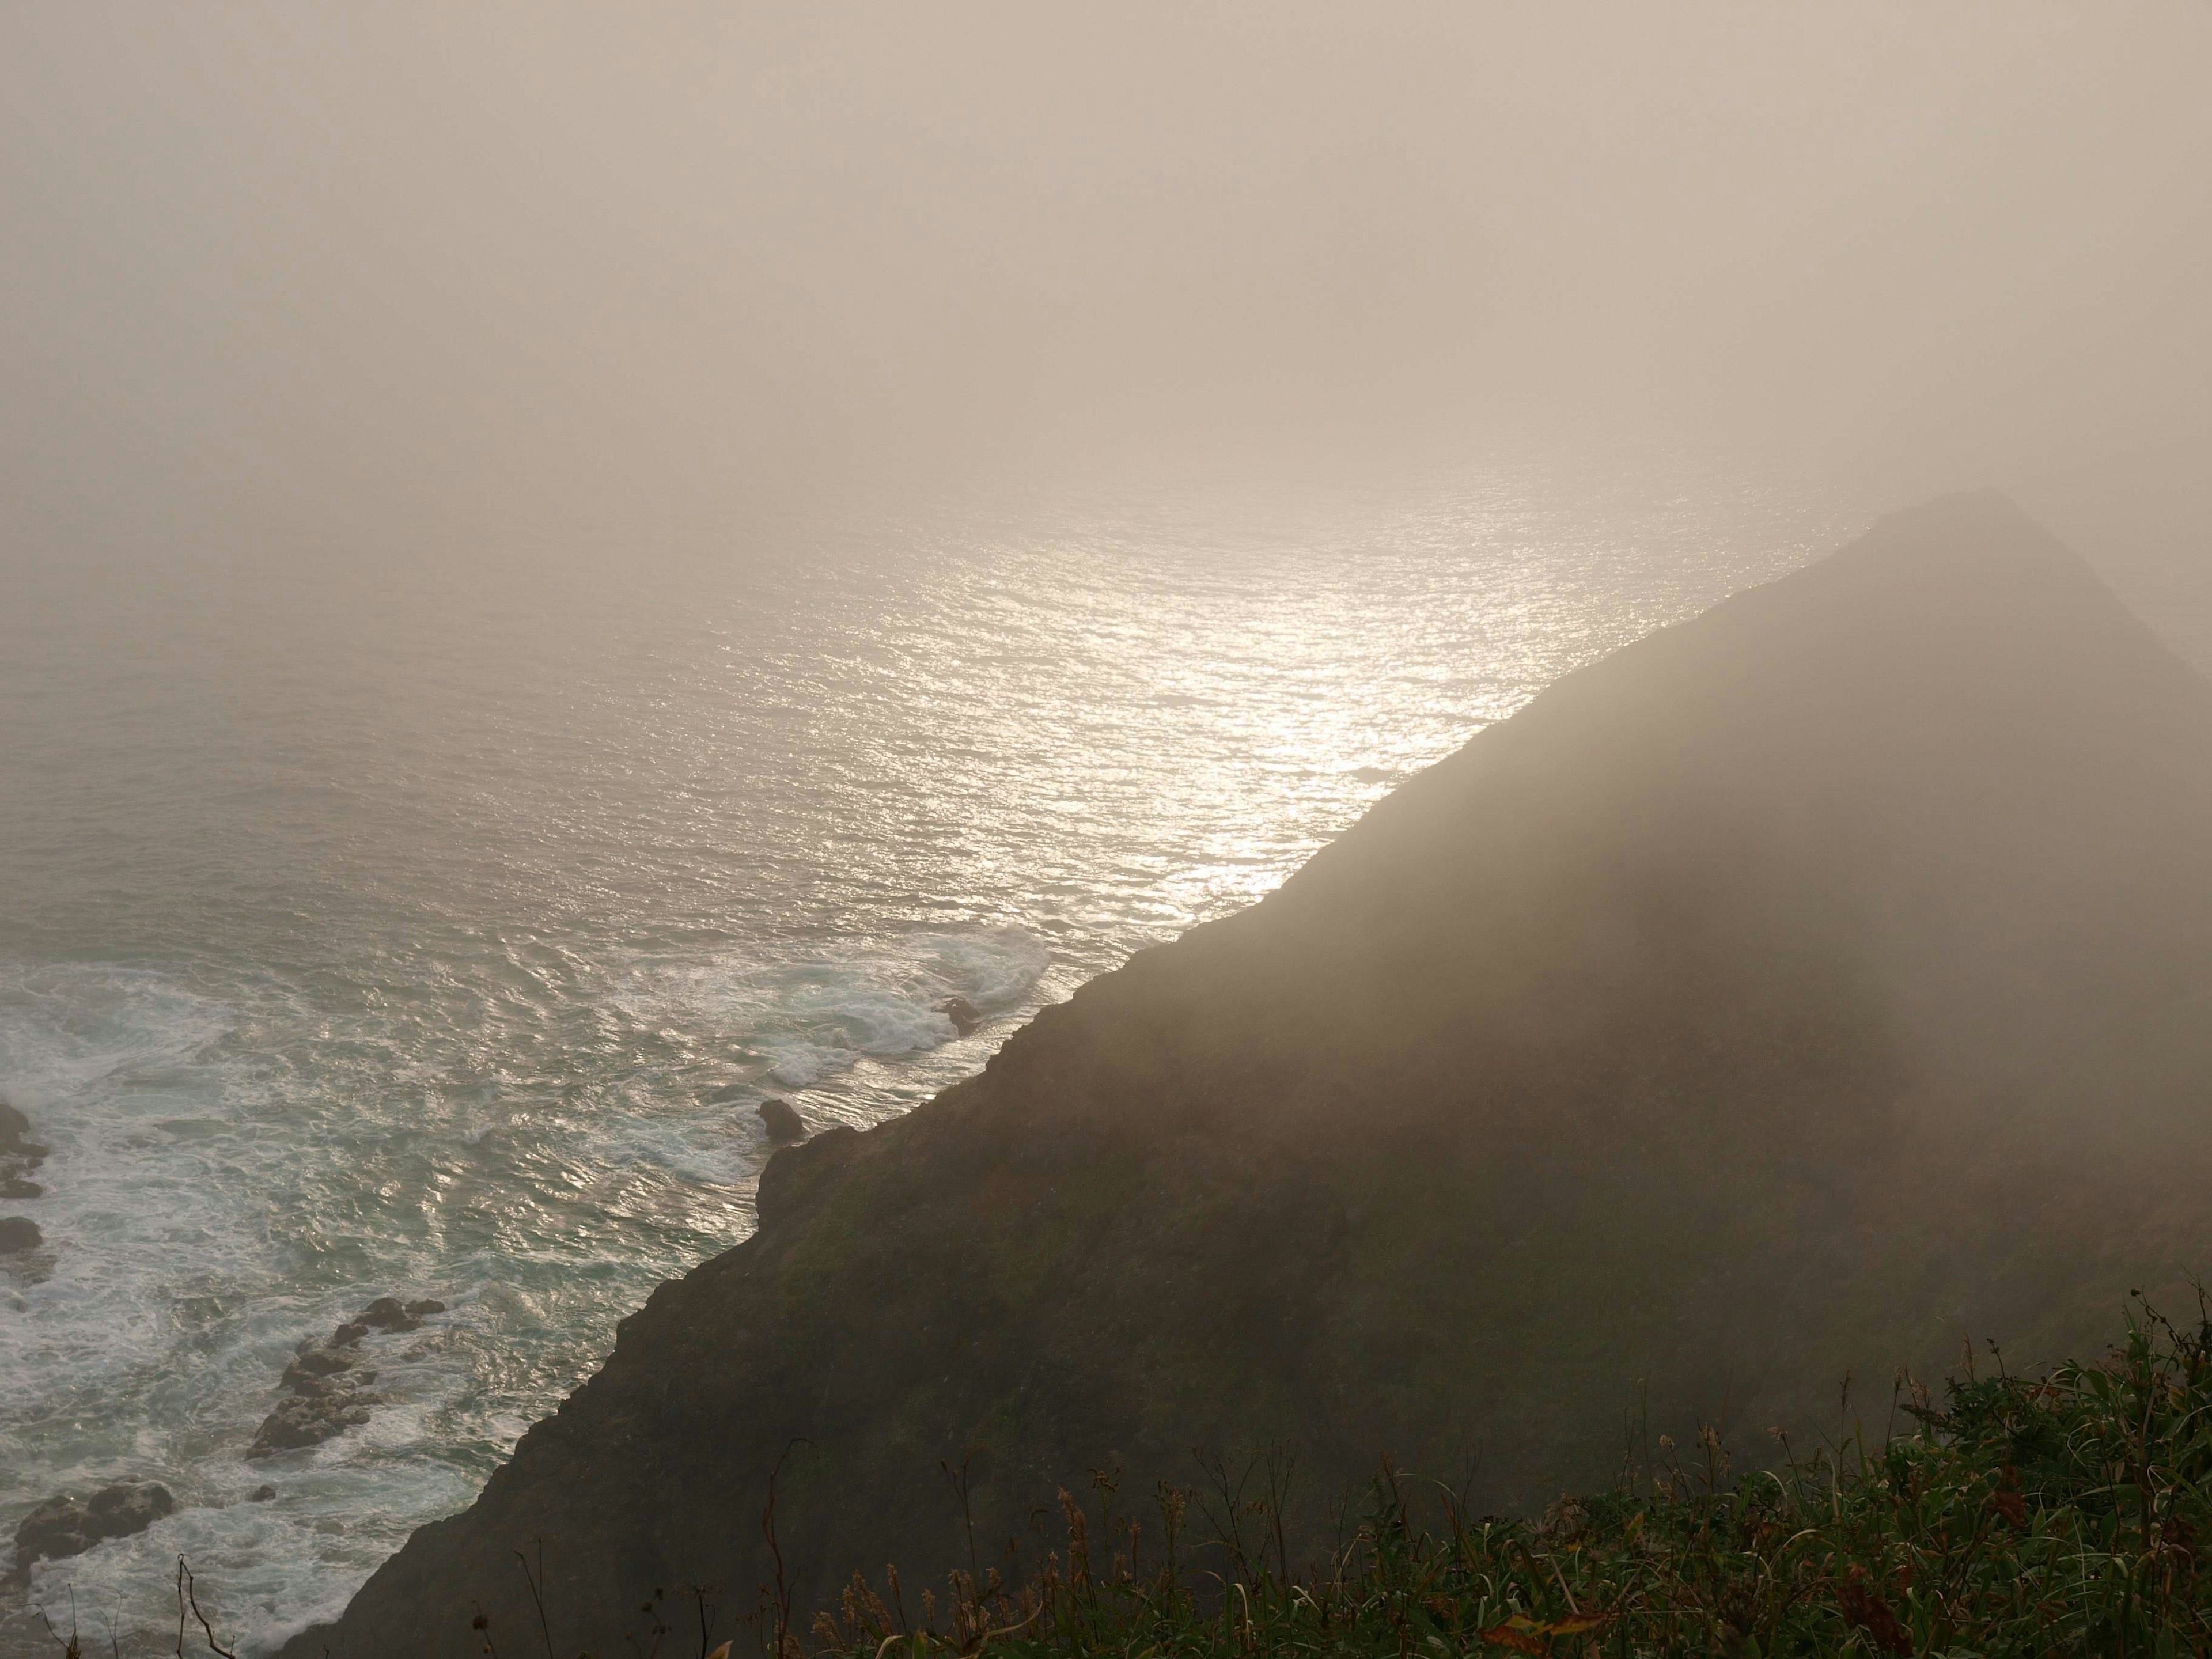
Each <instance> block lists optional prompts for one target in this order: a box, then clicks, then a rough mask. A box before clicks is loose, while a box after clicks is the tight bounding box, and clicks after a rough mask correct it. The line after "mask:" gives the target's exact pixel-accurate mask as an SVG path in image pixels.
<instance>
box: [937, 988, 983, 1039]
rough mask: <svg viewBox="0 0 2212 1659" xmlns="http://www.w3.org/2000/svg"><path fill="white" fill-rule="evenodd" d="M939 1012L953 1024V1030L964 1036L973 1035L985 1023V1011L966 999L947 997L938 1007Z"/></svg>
mask: <svg viewBox="0 0 2212 1659" xmlns="http://www.w3.org/2000/svg"><path fill="white" fill-rule="evenodd" d="M937 1012H939V1013H940V1014H942V1015H944V1016H945V1018H947V1019H949V1020H951V1022H952V1029H953V1030H956V1031H957V1032H959V1034H960V1035H961V1036H969V1035H971V1034H972V1033H973V1032H974V1031H975V1028H976V1027H977V1026H979V1025H981V1024H982V1023H983V1011H982V1010H981V1008H978V1007H977V1006H975V1004H974V1003H972V1002H970V1001H969V1000H968V999H967V998H966V997H947V998H945V1000H944V1001H942V1002H940V1003H939V1004H938V1005H937Z"/></svg>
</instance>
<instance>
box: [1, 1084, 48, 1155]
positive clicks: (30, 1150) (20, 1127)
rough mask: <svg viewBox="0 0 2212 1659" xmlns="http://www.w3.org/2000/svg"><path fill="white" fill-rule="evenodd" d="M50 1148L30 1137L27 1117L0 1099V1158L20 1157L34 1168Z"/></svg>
mask: <svg viewBox="0 0 2212 1659" xmlns="http://www.w3.org/2000/svg"><path fill="white" fill-rule="evenodd" d="M51 1150H52V1149H51V1148H49V1147H46V1146H40V1145H39V1144H38V1143H37V1142H36V1141H34V1140H33V1139H31V1120H30V1119H29V1118H27V1117H25V1116H24V1115H23V1114H22V1113H21V1111H20V1110H18V1109H16V1108H15V1107H14V1106H11V1105H9V1103H7V1102H6V1101H4V1100H0V1159H20V1160H21V1162H22V1163H23V1164H24V1165H25V1166H26V1167H27V1168H31V1169H36V1168H37V1167H38V1165H39V1164H40V1162H41V1161H43V1160H44V1159H45V1158H46V1156H47V1154H48V1152H50V1151H51Z"/></svg>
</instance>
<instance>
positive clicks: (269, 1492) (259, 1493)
mask: <svg viewBox="0 0 2212 1659" xmlns="http://www.w3.org/2000/svg"><path fill="white" fill-rule="evenodd" d="M274 1497H276V1487H274V1486H267V1485H263V1486H256V1487H255V1488H254V1489H253V1490H252V1492H248V1493H246V1502H247V1503H249V1504H266V1503H267V1502H268V1501H269V1500H270V1498H274Z"/></svg>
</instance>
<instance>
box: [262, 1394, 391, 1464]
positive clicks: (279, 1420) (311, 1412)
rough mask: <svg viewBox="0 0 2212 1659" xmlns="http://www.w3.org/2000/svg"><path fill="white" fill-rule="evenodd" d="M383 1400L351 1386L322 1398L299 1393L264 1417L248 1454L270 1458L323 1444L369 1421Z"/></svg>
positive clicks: (321, 1396)
mask: <svg viewBox="0 0 2212 1659" xmlns="http://www.w3.org/2000/svg"><path fill="white" fill-rule="evenodd" d="M382 1403H383V1401H382V1399H381V1397H380V1395H374V1394H364V1393H359V1392H356V1391H354V1390H350V1389H331V1390H330V1391H329V1392H328V1393H326V1394H324V1395H320V1396H319V1397H318V1396H314V1395H293V1396H292V1398H290V1399H289V1400H287V1401H283V1403H281V1404H280V1405H279V1406H278V1407H276V1410H275V1411H273V1412H271V1413H269V1415H268V1416H267V1417H266V1418H264V1419H263V1420H262V1424H261V1429H260V1431H259V1432H258V1434H256V1435H255V1436H254V1437H253V1443H252V1445H251V1446H249V1447H247V1448H246V1455H247V1456H248V1457H252V1458H260V1457H270V1456H274V1455H276V1453H278V1452H284V1451H300V1450H302V1449H305V1448H307V1447H309V1446H319V1445H321V1444H322V1443H323V1442H324V1441H325V1440H329V1439H332V1438H334V1437H337V1436H338V1435H341V1434H343V1433H344V1432H345V1431H347V1430H348V1429H351V1428H358V1427H359V1426H360V1425H362V1424H363V1423H366V1422H368V1416H369V1407H372V1406H376V1405H381V1404H382Z"/></svg>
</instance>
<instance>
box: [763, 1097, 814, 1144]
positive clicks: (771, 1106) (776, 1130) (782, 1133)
mask: <svg viewBox="0 0 2212 1659" xmlns="http://www.w3.org/2000/svg"><path fill="white" fill-rule="evenodd" d="M754 1109H755V1110H756V1111H757V1112H758V1113H759V1114H760V1121H761V1122H762V1123H763V1124H764V1125H765V1126H766V1127H767V1128H768V1138H769V1139H770V1140H804V1139H806V1126H805V1124H804V1123H802V1122H801V1121H799V1114H798V1113H797V1112H796V1111H795V1110H793V1108H792V1104H791V1103H790V1102H789V1101H787V1100H778V1099H776V1098H775V1097H773V1096H771V1097H769V1098H768V1099H766V1100H763V1102H761V1103H760V1104H759V1105H758V1106H757V1107H756V1108H754Z"/></svg>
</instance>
